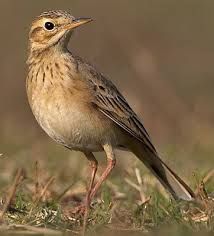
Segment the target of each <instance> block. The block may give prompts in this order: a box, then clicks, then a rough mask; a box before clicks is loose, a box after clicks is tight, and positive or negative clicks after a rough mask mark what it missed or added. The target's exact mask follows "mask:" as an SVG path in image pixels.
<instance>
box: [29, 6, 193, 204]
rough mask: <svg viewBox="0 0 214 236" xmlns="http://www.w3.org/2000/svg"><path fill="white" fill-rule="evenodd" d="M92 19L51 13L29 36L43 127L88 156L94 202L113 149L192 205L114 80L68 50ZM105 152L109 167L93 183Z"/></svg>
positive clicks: (34, 95)
mask: <svg viewBox="0 0 214 236" xmlns="http://www.w3.org/2000/svg"><path fill="white" fill-rule="evenodd" d="M91 21H92V19H91V18H75V17H74V16H72V15H71V14H70V13H68V12H67V11H63V10H51V11H46V12H43V13H41V14H40V15H39V16H37V17H36V18H34V20H33V21H32V24H31V28H30V32H29V39H28V41H29V43H28V45H29V47H28V59H27V65H28V74H27V78H26V91H27V97H28V101H29V105H30V107H31V110H32V113H33V115H34V116H35V118H36V120H37V122H38V123H39V125H40V126H41V127H42V129H43V130H44V131H45V132H46V133H47V134H48V135H49V136H50V137H51V138H52V139H53V140H54V141H56V142H58V143H60V144H61V145H63V146H64V147H66V148H68V149H70V150H74V151H80V152H82V153H84V155H85V157H86V158H87V160H88V163H89V166H90V169H91V171H90V172H91V175H90V181H89V186H88V191H87V196H86V202H87V203H90V202H91V200H92V199H93V198H94V197H95V195H96V194H97V192H98V190H99V189H100V187H101V185H102V183H103V182H104V181H105V180H106V179H107V177H108V176H109V175H110V173H111V172H112V170H113V168H114V167H115V165H116V157H115V150H116V149H122V150H126V151H130V152H132V153H134V154H135V156H136V157H137V158H138V159H139V160H140V161H142V162H143V163H144V165H145V166H146V167H148V169H150V171H151V172H152V174H153V175H154V176H155V177H156V178H157V179H158V180H159V181H160V183H161V184H162V185H163V187H164V188H165V189H166V190H167V191H168V192H169V194H171V196H172V198H174V199H175V200H185V201H193V200H194V199H195V194H194V192H193V191H192V190H191V188H190V187H189V186H188V185H187V184H186V183H185V182H184V181H183V180H182V179H181V178H180V177H179V176H178V175H177V174H176V173H175V172H174V171H173V170H171V169H170V167H169V166H168V165H167V164H166V163H165V162H164V161H163V160H162V159H161V158H160V156H159V154H158V152H157V150H156V148H155V146H154V145H153V143H152V141H151V138H150V136H149V134H148V132H147V131H146V129H145V128H144V126H143V123H142V122H141V121H140V119H139V118H138V116H137V114H136V113H135V112H134V111H133V109H132V108H131V106H130V105H129V104H128V102H127V101H126V99H125V98H124V96H123V95H122V94H121V93H120V91H119V90H118V89H117V87H116V86H115V85H114V84H113V82H112V81H111V80H110V79H108V78H107V77H106V76H104V75H103V73H101V72H99V71H98V70H97V69H96V68H95V67H94V66H93V65H91V64H90V63H88V62H86V61H84V60H83V59H82V58H81V57H79V56H76V55H74V54H73V53H72V52H71V51H70V50H69V49H68V43H69V41H70V38H71V36H72V34H73V32H74V29H76V28H77V27H79V26H82V25H85V24H86V23H89V22H91ZM100 151H101V152H104V153H105V154H106V160H107V165H106V168H105V170H104V171H103V173H102V175H101V177H100V178H99V179H98V181H97V182H96V183H95V176H96V172H97V168H98V162H97V160H96V158H95V155H94V153H96V152H100Z"/></svg>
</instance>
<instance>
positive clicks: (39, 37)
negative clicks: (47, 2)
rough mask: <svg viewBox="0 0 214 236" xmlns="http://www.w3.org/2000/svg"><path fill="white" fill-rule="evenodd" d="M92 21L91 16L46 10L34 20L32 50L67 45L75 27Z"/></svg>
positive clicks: (31, 39) (30, 39) (31, 32)
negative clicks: (81, 16)
mask: <svg viewBox="0 0 214 236" xmlns="http://www.w3.org/2000/svg"><path fill="white" fill-rule="evenodd" d="M90 21H92V19H91V18H75V17H73V16H72V15H71V14H69V13H67V12H65V11H48V12H44V13H42V14H41V15H39V16H38V17H36V19H34V21H33V22H32V25H31V29H30V33H29V42H30V50H31V51H37V50H39V51H42V50H45V49H47V48H49V47H52V46H54V45H57V44H59V45H61V46H67V45H66V44H67V43H68V41H69V39H70V36H71V33H72V31H73V29H74V28H76V27H79V26H80V25H83V24H86V23H88V22H90Z"/></svg>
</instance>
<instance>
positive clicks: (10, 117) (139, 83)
mask: <svg viewBox="0 0 214 236" xmlns="http://www.w3.org/2000/svg"><path fill="white" fill-rule="evenodd" d="M0 9H1V14H0V30H1V37H0V52H1V56H0V79H1V89H0V91H1V92H0V98H1V99H0V153H3V154H4V155H5V156H7V157H9V158H10V160H12V161H14V163H16V164H14V165H18V164H20V165H23V164H26V162H25V161H26V160H28V161H29V162H31V161H32V160H34V159H35V158H38V157H39V158H46V159H47V160H50V163H53V165H54V158H53V159H51V157H52V156H54V155H55V156H60V157H62V156H69V155H70V154H69V152H68V151H66V150H64V149H63V148H61V147H59V146H57V145H55V144H54V142H52V141H51V140H50V139H49V138H48V137H47V136H46V135H45V134H44V132H43V131H42V130H41V129H40V128H39V127H38V125H37V123H36V121H35V120H34V118H33V116H32V114H31V111H30V109H29V106H28V103H27V99H26V94H25V77H26V73H27V67H26V65H25V61H26V58H27V37H28V31H29V27H30V23H31V21H32V19H33V18H34V17H35V16H36V15H38V14H40V13H41V12H42V11H46V10H52V9H62V10H67V11H69V12H71V13H72V14H73V15H74V16H77V17H80V16H83V17H92V18H93V19H94V21H93V22H92V23H91V24H88V25H87V26H84V27H82V28H81V29H78V30H76V32H75V34H74V36H73V38H72V40H71V42H70V44H69V48H70V49H71V50H72V51H73V52H74V53H76V54H78V55H80V56H81V57H83V58H85V59H87V61H90V62H91V63H92V64H94V65H95V66H96V67H97V68H99V69H100V70H101V71H102V72H103V73H104V74H106V75H107V76H108V77H109V78H111V79H112V80H113V81H114V83H115V84H116V85H117V86H118V88H119V89H120V90H121V92H122V93H123V94H124V95H125V96H126V97H127V99H128V101H129V103H130V105H131V106H133V108H134V110H136V112H137V113H138V114H139V116H140V117H143V121H144V125H145V127H146V128H147V130H148V131H149V133H150V135H151V137H152V140H153V141H154V143H155V145H156V146H157V147H158V149H159V150H160V152H161V153H162V155H163V156H165V159H167V158H168V161H169V162H170V164H171V166H174V167H175V168H178V166H182V170H179V171H180V172H182V171H184V170H186V172H189V173H190V172H192V171H194V170H196V169H200V170H202V172H203V171H207V170H209V168H211V167H212V164H213V153H214V147H213V143H214V139H213V138H214V134H213V131H214V129H213V128H214V124H213V120H214V106H213V105H214V100H213V98H214V95H213V87H214V14H213V12H214V2H213V1H208V0H204V1H199V0H188V1H176V0H162V1H157V0H156V1H155V0H150V1H146V0H132V1H130V0H117V1H115V0H108V1H100V0H90V1H83V0H78V1H71V0H70V1H69V0H68V1H55V0H51V1H50V0H46V1H29V0H19V1H14V0H13V1H12V0H1V1H0ZM72 155H78V156H79V154H72ZM120 155H121V154H120ZM124 155H125V154H124ZM49 157H50V158H49ZM15 160H16V161H17V162H15ZM65 160H67V159H66V158H65ZM80 160H83V159H82V158H81V159H80ZM72 161H73V162H75V161H76V159H73V158H72V160H71V163H72ZM62 162H63V161H62ZM177 164H179V165H178V166H177ZM51 165H52V164H51ZM183 167H184V168H183Z"/></svg>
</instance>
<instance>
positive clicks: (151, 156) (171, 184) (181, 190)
mask: <svg viewBox="0 0 214 236" xmlns="http://www.w3.org/2000/svg"><path fill="white" fill-rule="evenodd" d="M130 149H131V150H132V152H133V153H134V154H135V155H136V156H137V157H138V158H139V159H140V160H141V161H142V162H143V163H144V164H145V165H146V166H147V167H148V168H149V169H150V170H151V172H152V173H153V174H154V175H155V176H156V177H157V178H158V180H159V181H160V182H161V184H162V185H163V186H164V187H165V188H166V189H167V190H168V191H169V192H170V193H171V194H172V196H173V198H174V199H176V200H186V201H192V200H194V199H195V194H194V193H193V191H192V190H191V189H190V187H189V186H188V185H187V184H186V183H185V182H184V181H183V180H182V179H181V178H180V177H179V176H178V175H177V174H175V172H174V171H172V170H171V169H170V168H169V167H168V166H167V165H166V164H165V163H164V162H163V161H162V160H161V159H160V158H159V156H158V154H157V153H156V152H155V151H152V150H150V149H149V148H148V147H146V146H145V145H144V144H142V143H141V142H131V143H130Z"/></svg>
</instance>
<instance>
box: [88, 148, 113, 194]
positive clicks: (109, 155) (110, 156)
mask: <svg viewBox="0 0 214 236" xmlns="http://www.w3.org/2000/svg"><path fill="white" fill-rule="evenodd" d="M103 149H104V151H105V153H106V156H107V167H106V169H105V170H104V172H103V174H102V175H101V177H100V179H99V180H98V182H97V183H96V184H95V186H94V188H93V189H92V191H91V193H90V196H89V199H92V198H93V197H94V196H95V194H96V193H97V191H98V189H99V188H100V186H101V185H102V183H103V182H104V181H105V180H106V179H107V177H108V176H109V174H110V173H111V171H112V169H113V168H114V166H115V164H116V159H115V155H114V151H113V148H112V146H111V145H109V144H105V145H103Z"/></svg>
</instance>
